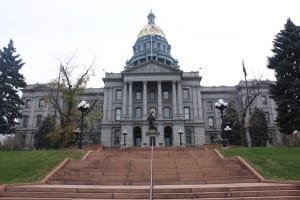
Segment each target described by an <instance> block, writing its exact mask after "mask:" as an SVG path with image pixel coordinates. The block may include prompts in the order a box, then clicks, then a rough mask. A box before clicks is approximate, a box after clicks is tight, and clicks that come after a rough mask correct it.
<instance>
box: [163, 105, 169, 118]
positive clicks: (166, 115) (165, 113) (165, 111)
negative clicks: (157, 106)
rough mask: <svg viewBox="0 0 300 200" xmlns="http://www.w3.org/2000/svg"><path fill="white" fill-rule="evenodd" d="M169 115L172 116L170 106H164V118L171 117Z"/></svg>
mask: <svg viewBox="0 0 300 200" xmlns="http://www.w3.org/2000/svg"><path fill="white" fill-rule="evenodd" d="M169 117H170V108H169V107H164V118H169Z"/></svg>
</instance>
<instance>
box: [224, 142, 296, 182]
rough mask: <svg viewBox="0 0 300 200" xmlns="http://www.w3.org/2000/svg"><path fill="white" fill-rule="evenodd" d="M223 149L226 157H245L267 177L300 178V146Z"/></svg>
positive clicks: (274, 178)
mask: <svg viewBox="0 0 300 200" xmlns="http://www.w3.org/2000/svg"><path fill="white" fill-rule="evenodd" d="M221 151H222V153H223V155H224V156H226V157H230V156H241V157H243V158H245V159H246V160H247V161H249V162H250V164H251V165H252V166H253V167H254V168H255V169H256V170H257V171H258V172H259V173H261V174H262V175H263V176H264V177H265V178H267V179H273V180H300V147H266V148H264V147H252V148H246V147H244V148H229V149H223V150H221Z"/></svg>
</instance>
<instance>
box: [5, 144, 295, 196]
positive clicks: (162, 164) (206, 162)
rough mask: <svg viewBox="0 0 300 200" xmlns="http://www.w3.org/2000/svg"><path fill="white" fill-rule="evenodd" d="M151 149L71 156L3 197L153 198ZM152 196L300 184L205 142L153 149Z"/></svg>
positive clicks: (240, 192)
mask: <svg viewBox="0 0 300 200" xmlns="http://www.w3.org/2000/svg"><path fill="white" fill-rule="evenodd" d="M150 155H151V152H150V149H149V148H138V149H134V148H132V149H131V148H129V149H104V150H102V151H100V152H93V153H91V154H89V156H88V157H87V159H86V160H79V161H76V160H72V161H70V162H68V163H67V164H66V165H65V166H64V167H63V168H61V169H60V170H59V171H57V172H56V173H55V174H54V175H53V176H52V177H51V178H50V179H49V180H48V181H47V184H41V185H24V186H8V187H7V189H6V191H5V192H2V193H0V200H12V199H14V200H21V199H22V200H37V199H39V200H95V199H99V200H105V199H107V200H108V199H126V200H130V199H132V200H133V199H135V200H136V199H141V200H143V199H149V193H150V187H149V184H150ZM153 172H154V173H153V185H154V189H153V192H154V193H153V199H155V200H159V199H160V200H162V199H169V200H171V199H173V200H175V199H176V200H178V199H181V200H191V199H194V200H195V199H196V200H197V199H199V200H200V199H201V200H221V199H222V200H229V199H236V200H242V199H243V200H295V199H298V200H300V184H298V185H297V184H277V183H261V182H260V181H259V180H258V178H256V176H254V175H253V173H251V172H250V170H249V169H248V168H247V167H245V166H244V165H242V164H241V162H240V161H239V160H238V159H236V158H230V159H227V158H225V159H221V158H219V157H218V156H217V155H216V153H215V152H213V151H207V150H201V149H200V148H157V149H155V150H154V163H153Z"/></svg>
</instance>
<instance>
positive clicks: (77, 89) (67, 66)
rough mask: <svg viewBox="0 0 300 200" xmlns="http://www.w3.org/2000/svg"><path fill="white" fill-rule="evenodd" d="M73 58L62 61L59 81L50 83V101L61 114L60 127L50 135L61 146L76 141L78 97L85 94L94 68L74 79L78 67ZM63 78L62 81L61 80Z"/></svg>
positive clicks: (90, 67) (91, 66)
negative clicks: (73, 62)
mask: <svg viewBox="0 0 300 200" xmlns="http://www.w3.org/2000/svg"><path fill="white" fill-rule="evenodd" d="M72 60H73V57H71V58H70V59H69V60H68V61H67V62H65V63H63V62H62V61H60V72H59V73H60V75H59V79H58V80H55V81H54V82H52V83H50V89H49V91H48V100H49V102H50V103H51V104H52V105H53V107H54V109H55V111H57V113H58V114H59V122H60V123H59V125H57V126H56V130H55V131H54V133H51V134H50V138H51V139H52V140H56V141H57V140H59V142H60V143H61V146H62V147H64V145H65V144H66V143H67V142H69V141H70V140H74V133H73V132H74V129H75V127H76V125H77V124H78V119H79V112H78V110H77V103H78V101H79V99H78V97H79V95H80V94H82V93H84V89H85V87H86V84H87V82H88V80H89V77H90V74H91V72H92V70H93V67H94V62H93V63H92V64H91V65H90V66H89V67H87V68H86V69H85V71H84V72H83V73H82V74H80V75H79V76H78V77H77V78H74V70H75V69H76V68H77V67H78V66H76V65H73V64H72ZM60 77H61V80H60ZM95 104H96V100H94V101H93V102H91V106H90V109H89V110H88V111H87V112H85V113H84V115H87V114H88V113H89V112H90V111H91V110H92V109H93V108H94V106H95Z"/></svg>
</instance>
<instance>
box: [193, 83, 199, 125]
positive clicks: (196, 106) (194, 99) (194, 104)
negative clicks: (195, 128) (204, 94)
mask: <svg viewBox="0 0 300 200" xmlns="http://www.w3.org/2000/svg"><path fill="white" fill-rule="evenodd" d="M197 93H198V90H197V88H196V87H192V97H193V114H194V120H198V119H199V116H198V105H197V96H198V95H197Z"/></svg>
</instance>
